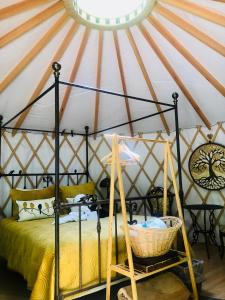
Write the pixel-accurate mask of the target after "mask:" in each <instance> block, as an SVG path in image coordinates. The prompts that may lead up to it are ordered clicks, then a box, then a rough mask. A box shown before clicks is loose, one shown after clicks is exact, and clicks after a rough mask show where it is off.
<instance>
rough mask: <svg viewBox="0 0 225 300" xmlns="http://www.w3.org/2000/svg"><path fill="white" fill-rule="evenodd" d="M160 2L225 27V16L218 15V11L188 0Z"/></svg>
mask: <svg viewBox="0 0 225 300" xmlns="http://www.w3.org/2000/svg"><path fill="white" fill-rule="evenodd" d="M160 2H163V3H167V4H170V5H172V6H174V7H176V8H179V9H182V10H184V11H187V12H189V13H190V14H192V15H196V16H198V17H200V18H203V19H205V20H207V21H210V22H213V23H216V24H218V25H221V26H225V16H224V15H222V14H220V13H218V12H217V11H216V10H213V9H209V8H206V7H204V6H202V5H199V4H196V3H193V2H190V1H188V0H182V1H181V0H160Z"/></svg>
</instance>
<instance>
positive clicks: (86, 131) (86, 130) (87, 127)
mask: <svg viewBox="0 0 225 300" xmlns="http://www.w3.org/2000/svg"><path fill="white" fill-rule="evenodd" d="M84 129H85V134H88V131H89V126H85V127H84Z"/></svg>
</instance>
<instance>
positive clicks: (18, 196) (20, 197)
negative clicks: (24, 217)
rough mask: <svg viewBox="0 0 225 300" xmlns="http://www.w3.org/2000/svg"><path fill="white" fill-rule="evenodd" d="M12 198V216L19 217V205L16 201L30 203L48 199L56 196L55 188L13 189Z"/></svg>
mask: <svg viewBox="0 0 225 300" xmlns="http://www.w3.org/2000/svg"><path fill="white" fill-rule="evenodd" d="M10 196H11V199H12V208H13V209H12V215H13V217H18V214H19V211H18V205H17V204H16V201H29V200H38V199H47V198H51V197H54V196H55V186H50V187H48V188H45V189H37V190H27V191H26V190H18V189H11V191H10Z"/></svg>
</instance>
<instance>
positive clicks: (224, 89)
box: [147, 16, 225, 97]
mask: <svg viewBox="0 0 225 300" xmlns="http://www.w3.org/2000/svg"><path fill="white" fill-rule="evenodd" d="M147 20H148V21H149V22H150V24H151V25H153V26H154V27H155V29H156V30H157V31H158V32H160V33H161V34H162V36H163V37H164V38H165V39H167V41H168V42H170V43H171V45H172V46H173V47H175V48H176V49H177V51H178V52H180V53H181V54H182V55H183V56H184V57H185V58H186V59H187V61H188V62H189V63H190V64H191V65H192V66H193V67H194V68H195V69H196V70H197V71H198V72H199V73H200V74H201V75H202V76H203V77H205V79H206V80H208V82H209V83H210V84H211V85H212V86H214V88H216V89H217V91H218V92H219V93H221V95H223V96H224V97H225V87H224V86H223V85H222V84H221V83H220V82H219V81H218V80H217V79H216V78H215V77H214V76H213V75H212V74H211V73H210V72H209V71H208V70H207V69H206V68H205V67H204V66H203V65H202V64H200V62H199V61H198V60H197V59H196V58H195V57H194V56H193V55H192V54H191V53H190V52H189V51H188V50H187V49H186V48H185V47H184V46H183V45H182V44H181V43H180V42H179V41H178V40H177V39H176V38H175V37H174V36H173V35H172V33H170V31H169V30H167V29H166V27H165V26H163V25H162V24H161V23H160V22H159V21H158V20H157V19H156V18H155V17H153V16H150V17H148V19H147Z"/></svg>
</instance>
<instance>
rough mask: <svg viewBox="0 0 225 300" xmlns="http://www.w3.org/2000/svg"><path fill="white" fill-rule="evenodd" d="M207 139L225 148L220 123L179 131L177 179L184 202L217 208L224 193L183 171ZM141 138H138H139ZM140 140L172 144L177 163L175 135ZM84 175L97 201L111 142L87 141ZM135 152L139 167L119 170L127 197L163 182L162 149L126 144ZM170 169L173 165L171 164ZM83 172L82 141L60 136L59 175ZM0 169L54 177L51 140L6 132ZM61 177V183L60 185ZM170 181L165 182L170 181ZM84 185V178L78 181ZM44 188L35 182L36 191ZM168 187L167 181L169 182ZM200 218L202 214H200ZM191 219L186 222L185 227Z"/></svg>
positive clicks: (6, 203) (5, 204) (221, 218)
mask: <svg viewBox="0 0 225 300" xmlns="http://www.w3.org/2000/svg"><path fill="white" fill-rule="evenodd" d="M209 133H210V134H212V135H213V138H212V141H215V142H217V143H221V144H225V123H218V124H216V125H215V126H213V127H212V129H211V131H209V130H208V129H206V128H204V127H200V126H199V127H196V128H192V129H184V130H181V131H180V143H181V160H182V175H183V187H184V199H185V202H186V203H188V204H191V203H216V204H221V205H224V203H225V189H223V190H221V191H213V192H211V191H207V190H204V189H202V188H200V187H198V186H197V185H196V184H195V183H194V182H193V180H192V179H191V176H190V173H189V170H188V161H189V157H190V155H191V153H192V151H193V150H194V149H195V148H197V147H198V146H199V145H201V144H203V143H206V142H207V141H208V137H207V134H209ZM140 135H141V134H140ZM143 137H148V138H154V139H169V140H171V141H173V147H172V150H173V156H174V160H176V146H175V133H171V135H170V136H167V134H165V133H162V132H156V133H150V134H145V135H143ZM89 142H90V143H89V171H90V180H93V181H94V182H95V183H96V185H97V192H98V194H99V195H100V197H103V196H104V191H102V190H101V189H100V188H99V184H100V182H101V180H102V179H103V178H105V177H106V176H109V175H110V168H109V166H105V165H103V163H102V162H101V158H103V157H104V156H105V155H106V154H108V153H109V152H110V151H111V147H110V145H111V141H110V137H109V136H107V135H103V136H99V137H97V138H96V139H94V138H93V137H91V138H90V139H89ZM128 146H129V148H130V149H131V150H133V151H134V152H136V153H138V154H140V157H141V159H140V163H139V164H138V165H134V166H127V167H126V168H124V169H123V179H124V186H125V192H126V195H127V197H129V196H135V195H145V194H146V193H147V191H148V190H149V189H150V188H151V187H153V186H162V182H163V149H162V146H160V145H159V144H146V143H140V142H139V143H128ZM175 168H176V170H177V167H176V163H175ZM74 169H76V170H77V171H78V172H82V171H83V170H84V169H85V141H84V139H83V138H81V137H77V136H76V137H71V136H64V137H61V138H60V171H61V172H66V171H71V172H72V171H74ZM2 170H3V171H4V172H10V171H11V170H15V172H17V173H18V172H19V170H22V171H23V172H27V173H29V172H40V173H41V172H54V140H53V139H52V137H51V136H50V135H47V134H44V135H41V134H31V133H18V134H17V135H16V136H15V137H12V135H11V133H9V132H4V133H3V138H2ZM65 180H66V179H65V178H63V179H62V181H61V183H62V184H65ZM169 180H170V179H169ZM81 181H82V182H84V181H85V178H84V177H83V178H81ZM15 185H16V186H20V187H23V186H22V180H21V179H20V178H18V179H17V180H16V181H15ZM9 186H10V181H9V179H7V178H5V179H3V178H1V180H0V189H1V190H0V193H1V196H0V206H1V208H2V209H3V211H4V213H5V214H6V215H10V208H11V204H10V198H9V196H8V194H9ZM29 186H30V187H33V186H34V182H32V180H31V179H28V182H27V188H28V187H29ZM41 186H45V183H44V182H43V181H42V182H40V187H41ZM170 187H171V181H170ZM224 214H225V213H224V209H223V210H221V211H218V212H216V216H217V223H225V215H224ZM200 218H201V215H200ZM189 224H190V220H189V218H188V217H187V225H189Z"/></svg>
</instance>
